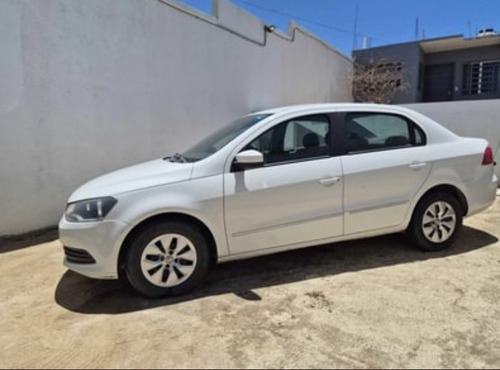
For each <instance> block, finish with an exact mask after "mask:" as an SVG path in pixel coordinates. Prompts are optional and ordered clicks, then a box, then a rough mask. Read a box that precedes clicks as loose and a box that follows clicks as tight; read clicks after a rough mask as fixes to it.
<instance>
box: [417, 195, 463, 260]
mask: <svg viewBox="0 0 500 370" xmlns="http://www.w3.org/2000/svg"><path fill="white" fill-rule="evenodd" d="M462 218H463V216H462V208H461V206H460V203H459V201H458V200H457V198H455V197H454V196H453V195H451V194H448V193H441V192H438V193H431V194H429V195H427V196H425V197H424V198H422V199H421V200H420V202H419V203H418V204H417V207H416V208H415V211H414V212H413V217H412V220H411V223H410V225H409V226H408V229H407V235H408V236H409V237H410V239H411V240H412V241H413V242H414V243H415V244H416V245H417V247H419V248H420V249H423V250H425V251H438V250H442V249H445V248H447V247H449V246H450V245H451V244H452V243H453V240H454V239H455V236H456V234H457V232H458V230H459V229H460V227H461V226H462Z"/></svg>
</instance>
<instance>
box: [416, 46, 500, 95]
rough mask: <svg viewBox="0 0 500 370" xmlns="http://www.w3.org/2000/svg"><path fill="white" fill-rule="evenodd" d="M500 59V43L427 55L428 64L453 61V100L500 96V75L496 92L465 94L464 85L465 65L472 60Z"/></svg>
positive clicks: (426, 61)
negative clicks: (499, 44) (463, 92)
mask: <svg viewBox="0 0 500 370" xmlns="http://www.w3.org/2000/svg"><path fill="white" fill-rule="evenodd" d="M494 60H497V61H498V60H500V47H499V46H498V45H495V46H489V47H478V48H471V49H465V50H456V51H447V52H442V53H433V54H426V55H425V64H426V65H438V64H448V63H453V65H454V85H455V86H454V91H453V100H464V99H466V100H474V99H485V98H500V76H499V77H498V79H499V81H497V82H498V86H499V88H498V89H497V91H496V92H494V93H489V94H482V95H464V94H462V87H463V65H464V64H466V63H471V62H481V61H494Z"/></svg>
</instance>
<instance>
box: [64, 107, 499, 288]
mask: <svg viewBox="0 0 500 370" xmlns="http://www.w3.org/2000/svg"><path fill="white" fill-rule="evenodd" d="M493 165H494V162H493V154H492V150H491V148H490V147H489V146H488V143H487V142H486V141H485V140H482V139H473V138H463V137H459V136H457V135H455V134H453V133H452V132H450V131H448V130H447V129H445V128H444V127H442V126H440V125H439V124H437V123H436V122H434V121H433V120H431V119H429V118H427V117H425V116H423V115H421V114H419V113H417V112H414V111H412V110H409V109H406V108H401V107H395V106H383V105H371V104H314V105H302V106H291V107H284V108H276V109H269V110H265V111H262V112H258V113H255V114H250V115H247V116H245V117H242V118H240V119H238V120H237V121H235V122H233V123H231V124H230V125H228V126H225V127H223V128H222V129H220V130H219V131H217V132H215V133H214V134H212V135H211V136H209V137H207V138H206V139H204V140H202V141H201V142H199V143H198V144H196V145H195V146H193V147H192V148H191V149H189V150H187V151H185V152H184V153H182V154H175V155H172V156H170V157H166V158H163V159H156V160H153V161H150V162H147V163H144V164H140V165H136V166H133V167H129V168H125V169H122V170H118V171H116V172H113V173H110V174H107V175H104V176H102V177H99V178H97V179H95V180H92V181H90V182H88V183H87V184H85V185H83V186H82V187H80V188H79V189H78V190H76V191H75V192H74V193H73V194H72V195H71V197H70V199H69V202H68V206H67V209H66V212H65V214H64V216H63V218H62V219H61V221H60V224H59V233H60V239H61V241H62V243H63V245H64V251H65V256H66V257H65V265H66V266H67V267H68V268H69V269H71V270H74V271H76V272H78V273H80V274H83V275H86V276H89V277H92V278H102V279H117V278H118V277H119V276H125V277H126V278H127V279H128V280H129V281H130V283H131V285H132V286H133V287H134V288H135V289H136V290H137V291H138V292H140V293H142V294H143V295H145V296H149V297H162V296H170V295H177V294H182V293H186V292H188V291H191V290H193V289H194V288H195V287H196V286H198V285H199V284H200V283H201V282H202V281H203V279H204V276H205V275H206V273H207V271H208V270H209V267H210V266H211V265H212V264H213V263H219V262H224V261H230V260H235V259H242V258H248V257H254V256H258V255H263V254H269V253H275V252H281V251H285V250H290V249H295V248H302V247H306V246H313V245H318V244H325V243H332V242H337V241H340V240H350V239H357V238H365V237H371V236H375V235H382V234H388V233H395V232H401V231H406V233H407V235H408V237H409V239H410V240H411V241H412V242H413V243H414V244H415V245H416V246H418V247H420V248H421V249H423V250H426V251H434V250H440V249H443V248H445V247H448V246H449V245H450V244H451V243H452V242H453V239H454V238H455V236H456V234H457V232H458V231H459V229H460V227H461V225H462V218H463V217H465V216H470V215H473V214H475V213H477V212H479V211H481V210H484V209H485V208H487V207H489V206H490V205H491V204H492V203H493V201H494V198H495V192H496V187H497V178H496V177H495V175H494V172H493Z"/></svg>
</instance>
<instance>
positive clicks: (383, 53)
mask: <svg viewBox="0 0 500 370" xmlns="http://www.w3.org/2000/svg"><path fill="white" fill-rule="evenodd" d="M352 56H353V61H354V62H355V63H361V64H365V63H370V62H372V61H377V60H380V59H386V60H389V61H395V62H401V63H402V67H403V70H404V73H405V78H406V80H407V82H408V88H407V89H406V90H405V91H401V92H398V93H396V95H394V98H393V101H392V103H393V104H403V103H408V102H415V101H418V100H419V97H420V96H421V94H422V92H421V85H420V84H419V80H418V78H419V77H418V76H419V74H418V69H419V62H420V61H421V59H422V55H421V51H420V47H419V46H418V42H409V43H404V44H395V45H387V46H382V47H375V48H370V49H363V50H354V51H353V53H352ZM419 88H420V89H419Z"/></svg>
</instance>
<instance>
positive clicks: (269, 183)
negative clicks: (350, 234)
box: [224, 115, 343, 254]
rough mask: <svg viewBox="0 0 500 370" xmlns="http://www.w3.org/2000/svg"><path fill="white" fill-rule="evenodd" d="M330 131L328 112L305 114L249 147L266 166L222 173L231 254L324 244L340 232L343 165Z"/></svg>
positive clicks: (263, 135)
mask: <svg viewBox="0 0 500 370" xmlns="http://www.w3.org/2000/svg"><path fill="white" fill-rule="evenodd" d="M329 132H330V123H329V119H328V117H327V116H326V115H314V116H307V117H301V118H297V119H293V120H288V121H286V122H283V123H280V124H278V125H276V126H274V127H273V128H272V129H270V130H269V131H267V132H266V133H264V134H262V135H261V136H259V137H258V138H256V139H255V140H253V141H251V142H250V143H249V144H248V145H247V146H246V148H245V149H250V148H251V149H256V150H259V151H260V152H262V153H263V154H264V166H263V167H261V168H254V169H247V170H245V171H239V172H228V173H226V174H225V175H224V212H225V214H224V216H225V222H226V232H227V238H228V242H229V248H230V253H231V254H240V253H248V252H254V251H258V250H263V249H272V248H278V247H284V246H293V245H294V244H299V243H303V242H313V241H317V242H318V243H320V242H321V241H322V240H324V239H327V238H330V237H333V236H338V235H341V234H342V231H343V209H342V169H341V164H340V159H339V158H338V157H332V156H331V155H330V154H331V148H330V139H329ZM325 138H326V140H325Z"/></svg>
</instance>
